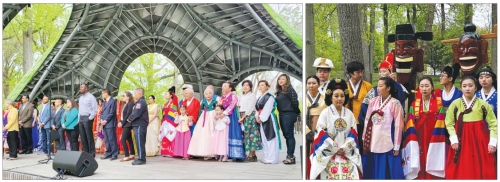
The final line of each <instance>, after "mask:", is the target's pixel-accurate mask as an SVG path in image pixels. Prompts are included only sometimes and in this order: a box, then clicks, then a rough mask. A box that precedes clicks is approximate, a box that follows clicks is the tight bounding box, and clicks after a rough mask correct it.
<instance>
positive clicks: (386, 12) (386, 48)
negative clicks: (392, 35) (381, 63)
mask: <svg viewBox="0 0 500 182" xmlns="http://www.w3.org/2000/svg"><path fill="white" fill-rule="evenodd" d="M382 10H383V11H384V18H383V19H384V20H383V21H384V54H387V53H389V42H387V36H388V35H389V22H388V21H387V19H388V17H389V10H388V9H387V4H383V5H382Z"/></svg>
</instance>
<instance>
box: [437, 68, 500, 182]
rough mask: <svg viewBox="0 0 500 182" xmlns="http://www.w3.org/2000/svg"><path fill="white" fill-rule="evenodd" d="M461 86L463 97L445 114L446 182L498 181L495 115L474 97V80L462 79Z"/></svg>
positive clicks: (475, 87)
mask: <svg viewBox="0 0 500 182" xmlns="http://www.w3.org/2000/svg"><path fill="white" fill-rule="evenodd" d="M480 73H481V72H480ZM460 85H461V87H462V92H463V96H462V97H461V98H459V99H457V100H455V101H453V102H452V103H451V105H450V107H448V111H447V112H446V119H445V122H446V129H447V130H448V133H449V134H450V141H451V148H450V150H449V152H448V158H447V160H446V168H445V169H446V179H497V169H496V166H495V162H496V159H495V152H496V146H497V118H496V117H495V112H494V111H493V109H492V108H491V106H490V104H488V102H486V101H484V100H482V99H479V98H478V97H476V95H475V94H474V93H475V92H476V91H477V88H478V85H479V84H478V83H477V80H476V78H474V77H472V76H465V77H464V78H462V82H461V83H460Z"/></svg>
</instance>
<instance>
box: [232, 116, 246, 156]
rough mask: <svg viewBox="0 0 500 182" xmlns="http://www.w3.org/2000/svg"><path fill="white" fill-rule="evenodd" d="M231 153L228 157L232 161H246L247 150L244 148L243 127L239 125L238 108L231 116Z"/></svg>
mask: <svg viewBox="0 0 500 182" xmlns="http://www.w3.org/2000/svg"><path fill="white" fill-rule="evenodd" d="M229 120H230V123H229V144H228V146H229V152H228V156H229V158H231V159H241V160H244V159H245V148H244V146H243V134H242V131H241V125H240V123H238V120H239V118H238V114H237V112H236V108H235V109H234V110H233V113H232V114H231V115H229Z"/></svg>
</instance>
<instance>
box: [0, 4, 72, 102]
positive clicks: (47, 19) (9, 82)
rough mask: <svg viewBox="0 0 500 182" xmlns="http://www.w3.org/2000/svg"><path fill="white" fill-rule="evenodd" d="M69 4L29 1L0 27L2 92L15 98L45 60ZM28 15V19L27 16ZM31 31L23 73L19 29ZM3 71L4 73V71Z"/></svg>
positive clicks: (61, 29) (56, 36)
mask: <svg viewBox="0 0 500 182" xmlns="http://www.w3.org/2000/svg"><path fill="white" fill-rule="evenodd" d="M71 9H72V6H71V5H68V4H32V7H31V8H28V7H26V8H24V9H23V10H22V11H21V12H19V14H18V15H17V16H15V17H14V19H12V21H10V23H9V24H8V25H7V26H6V27H5V29H3V37H2V45H3V47H2V56H3V59H2V61H3V64H2V65H3V72H4V74H3V75H2V76H3V80H5V82H4V84H3V88H2V91H3V95H2V98H4V99H5V98H7V99H10V100H15V99H16V98H17V97H18V95H19V94H20V93H21V91H22V89H24V87H25V86H26V85H27V84H28V82H29V81H30V80H31V78H32V77H33V76H34V74H35V73H36V72H37V71H39V70H38V69H39V67H40V66H41V65H42V64H43V63H44V62H45V61H46V58H47V56H48V54H49V53H50V51H51V50H52V48H53V47H54V46H55V44H56V43H57V41H58V40H59V38H60V37H61V35H62V33H63V30H64V28H65V27H66V25H67V23H68V20H69V16H70V12H71ZM30 17H31V18H30ZM28 27H31V29H32V30H33V43H32V44H33V50H32V51H33V55H34V57H33V59H34V60H33V65H32V67H31V68H30V70H29V71H28V72H27V73H23V47H22V45H23V32H26V31H27V29H28ZM5 73H7V74H5Z"/></svg>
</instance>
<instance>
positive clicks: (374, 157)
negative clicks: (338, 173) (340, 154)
mask: <svg viewBox="0 0 500 182" xmlns="http://www.w3.org/2000/svg"><path fill="white" fill-rule="evenodd" d="M395 84H396V82H395V81H394V80H393V79H391V78H389V77H382V78H380V79H379V81H378V86H377V91H378V93H379V95H378V96H377V97H375V98H373V99H371V100H370V102H369V103H370V104H369V105H368V109H367V112H366V113H369V115H367V116H369V117H366V119H365V128H364V130H363V135H362V136H363V141H364V143H363V156H362V158H363V171H364V173H363V178H364V179H404V173H403V166H402V164H401V153H400V152H399V149H400V143H401V138H402V135H403V126H404V122H403V108H402V107H401V103H400V101H399V100H398V99H396V98H397V97H396V96H397V89H396V87H395Z"/></svg>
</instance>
